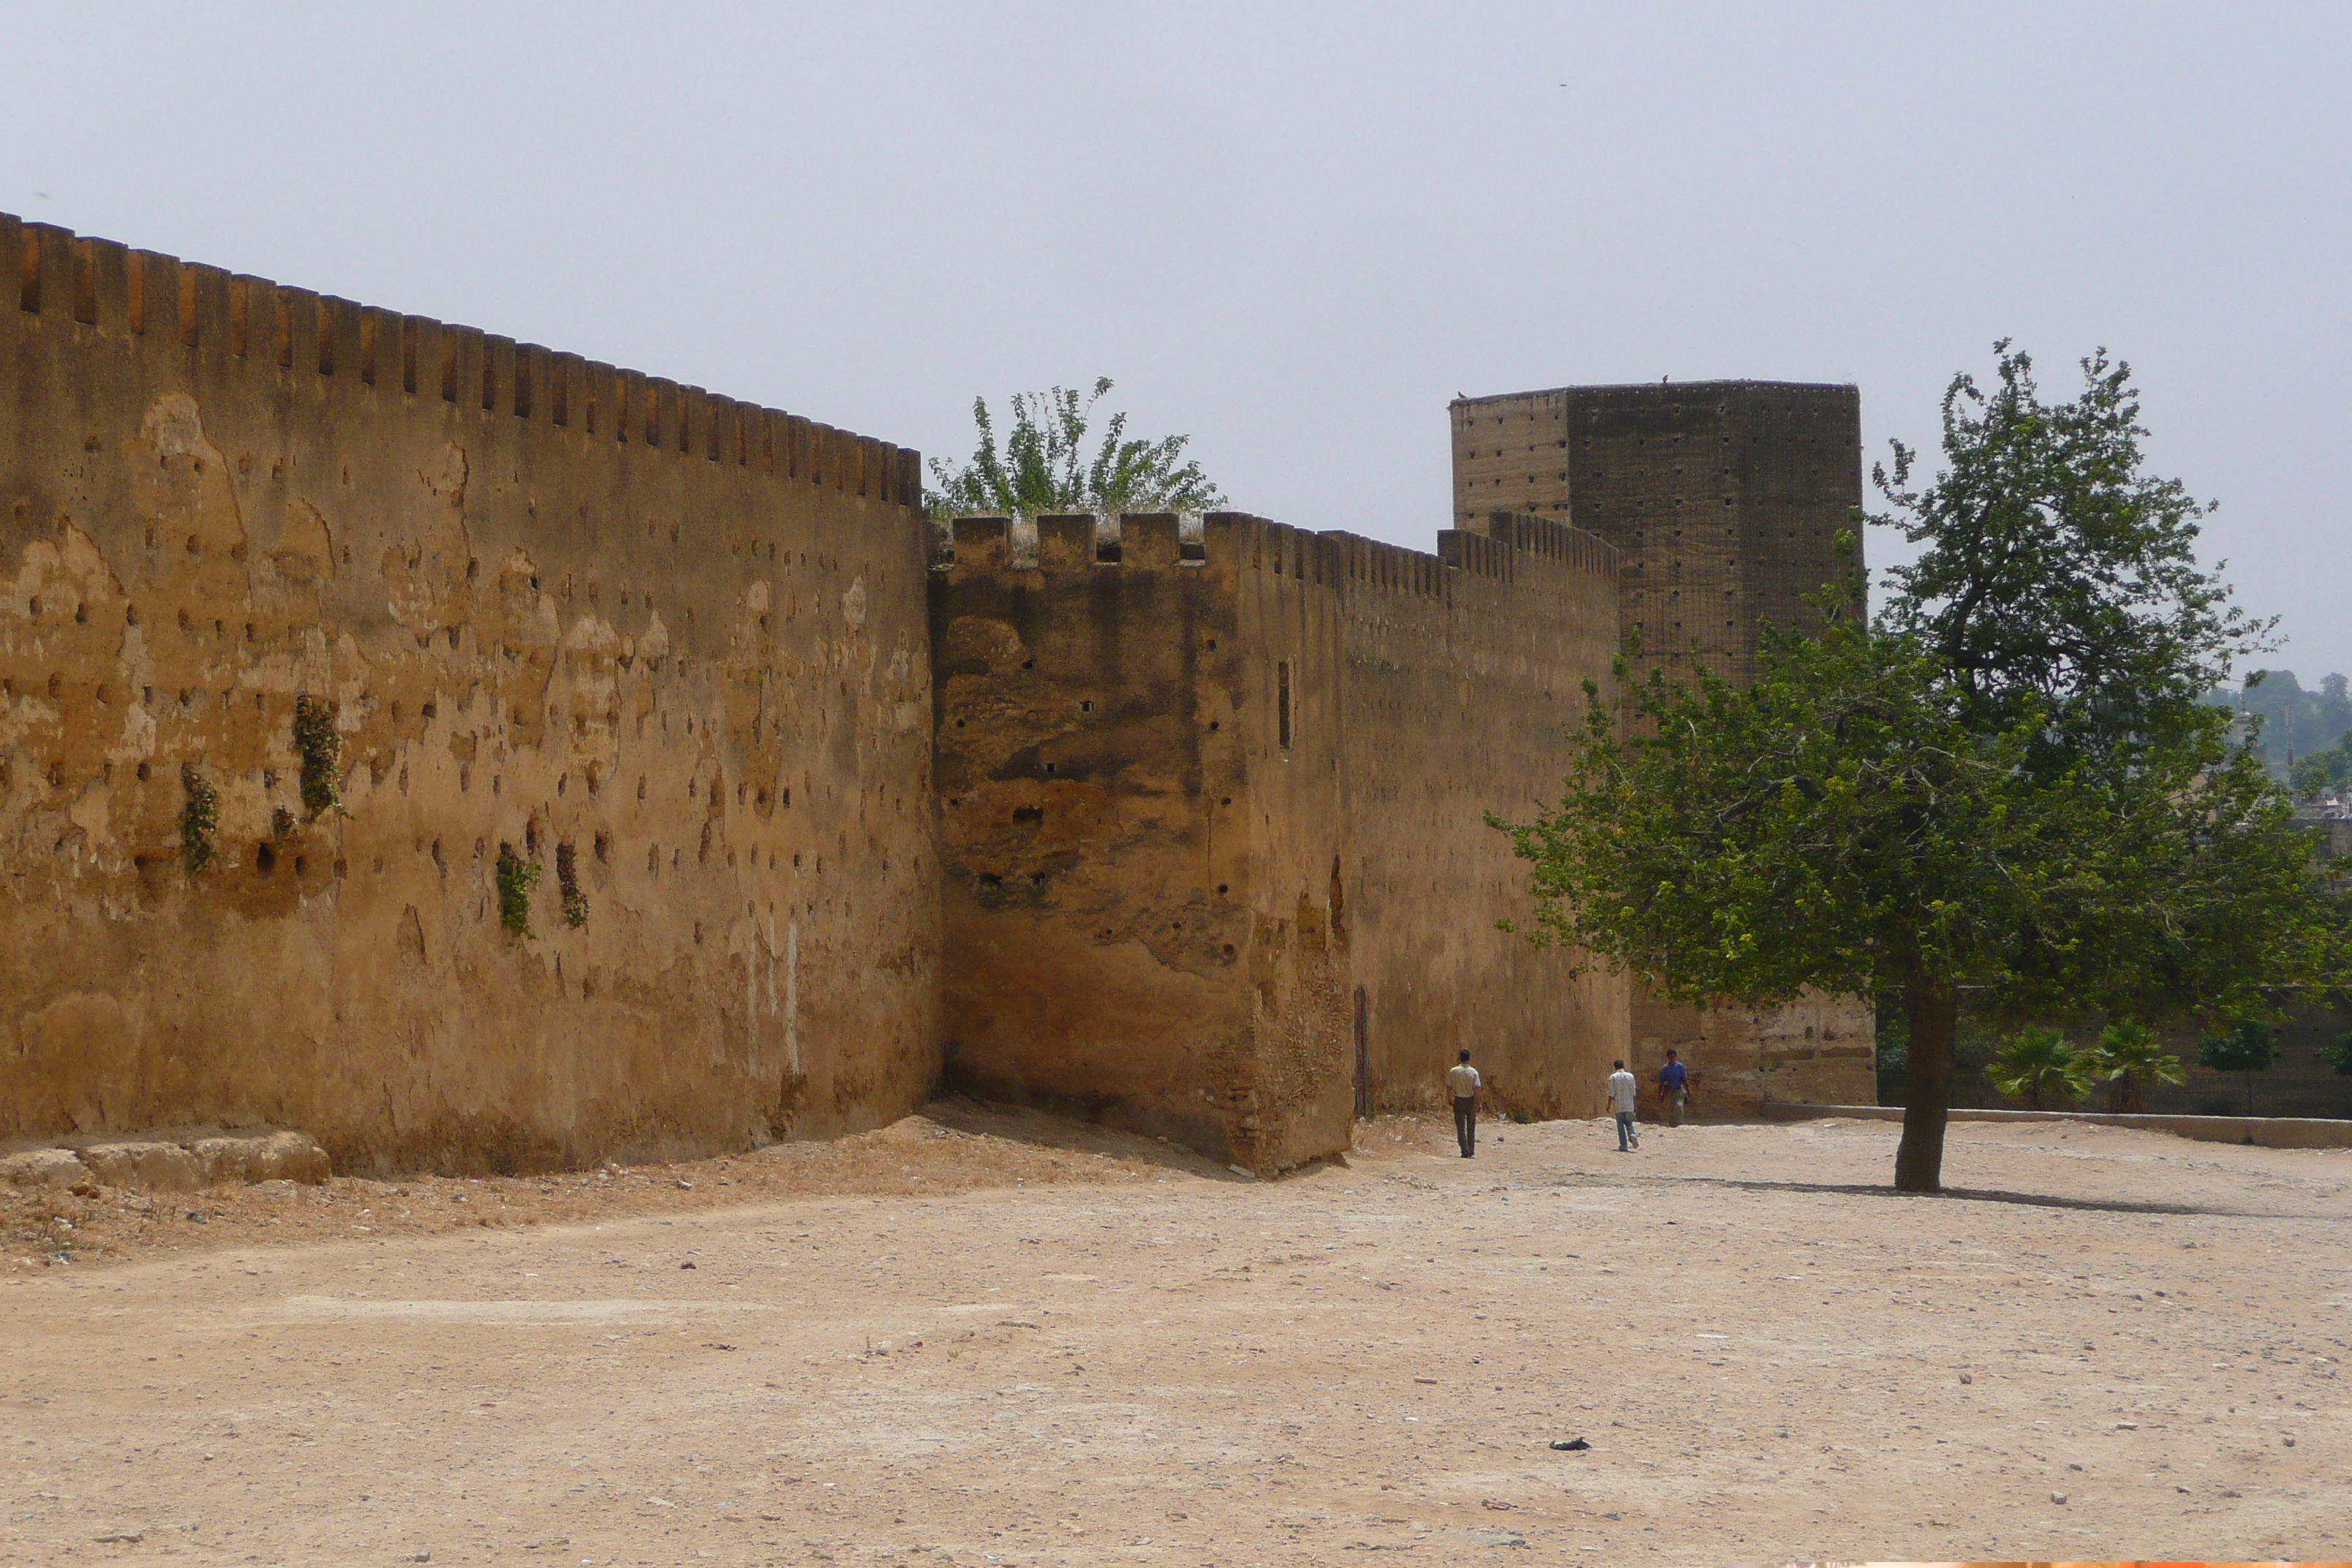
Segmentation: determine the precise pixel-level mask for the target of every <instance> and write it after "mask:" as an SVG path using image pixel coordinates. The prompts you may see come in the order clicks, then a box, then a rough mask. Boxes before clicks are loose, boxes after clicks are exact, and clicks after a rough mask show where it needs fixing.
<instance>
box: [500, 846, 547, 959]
mask: <svg viewBox="0 0 2352 1568" xmlns="http://www.w3.org/2000/svg"><path fill="white" fill-rule="evenodd" d="M498 880H499V924H500V925H502V926H504V927H506V928H507V930H509V931H512V932H514V934H515V935H517V936H522V937H527V936H530V935H531V934H532V932H531V929H530V890H531V889H533V888H536V887H538V886H539V864H538V862H537V861H533V860H526V859H524V858H522V857H521V856H520V855H518V854H516V853H515V852H514V846H513V845H511V844H501V845H499V865H498Z"/></svg>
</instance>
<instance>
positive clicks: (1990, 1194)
mask: <svg viewBox="0 0 2352 1568" xmlns="http://www.w3.org/2000/svg"><path fill="white" fill-rule="evenodd" d="M1572 1184H1575V1183H1574V1182H1572V1181H1570V1180H1569V1179H1563V1180H1561V1181H1560V1182H1559V1185H1561V1186H1569V1185H1572ZM1582 1184H1584V1185H1587V1186H1590V1185H1591V1180H1590V1179H1589V1178H1584V1179H1583V1180H1582ZM1615 1184H1622V1185H1626V1186H1660V1187H1680V1186H1704V1187H1727V1188H1732V1189H1735V1190H1737V1191H1739V1192H1750V1193H1827V1194H1837V1195H1839V1196H1842V1197H1858V1198H1906V1199H1918V1200H1921V1201H1924V1202H1928V1203H1935V1202H1938V1201H1943V1200H1951V1201H1956V1202H1962V1203H1980V1204H2021V1205H2025V1206H2027V1207H2029V1208H2045V1209H2083V1210H2087V1211H2090V1212H2092V1213H2095V1214H2143V1215H2206V1216H2210V1217H2213V1218H2219V1219H2292V1220H2333V1221H2335V1222H2336V1223H2338V1224H2341V1223H2344V1222H2345V1221H2347V1220H2352V1215H2331V1214H2307V1213H2299V1212H2296V1211H2293V1210H2285V1209H2244V1208H2221V1207H2217V1206H2214V1205H2204V1204H2158V1203H2137V1202H2134V1201H2132V1200H2130V1199H2126V1198H2069V1197H2061V1196H2059V1195H2057V1194H2053V1193H2015V1192H2009V1191H2005V1190H2003V1189H2001V1188H1999V1187H1946V1188H1945V1189H1944V1190H1943V1191H1941V1192H1939V1193H1900V1192H1896V1191H1895V1188H1894V1186H1893V1185H1892V1184H1882V1183H1875V1182H1782V1181H1765V1180H1761V1179H1755V1178H1748V1177H1739V1176H1628V1177H1622V1178H1620V1179H1619V1181H1618V1182H1617V1183H1615Z"/></svg>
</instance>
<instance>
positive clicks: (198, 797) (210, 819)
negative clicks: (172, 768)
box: [180, 763, 220, 877]
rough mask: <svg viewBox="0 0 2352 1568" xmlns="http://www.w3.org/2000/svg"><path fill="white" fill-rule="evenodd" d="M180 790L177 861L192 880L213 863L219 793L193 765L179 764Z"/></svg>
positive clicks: (218, 828)
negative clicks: (178, 854) (180, 803)
mask: <svg viewBox="0 0 2352 1568" xmlns="http://www.w3.org/2000/svg"><path fill="white" fill-rule="evenodd" d="M180 788H181V790H182V792H183V793H184V795H185V796H186V799H185V800H184V802H183V803H182V805H181V806H180V860H181V863H182V864H183V865H184V866H186V867H187V868H188V875H189V876H191V877H193V876H194V875H195V874H196V873H197V872H199V871H202V870H203V869H204V868H205V867H207V866H209V865H211V864H212V863H213V835H214V834H215V833H217V832H219V831H220V791H218V790H216V789H215V788H214V787H213V786H212V784H211V783H210V782H209V781H208V780H206V779H205V776H204V774H202V773H198V772H196V769H195V764H194V763H182V764H181V766H180Z"/></svg>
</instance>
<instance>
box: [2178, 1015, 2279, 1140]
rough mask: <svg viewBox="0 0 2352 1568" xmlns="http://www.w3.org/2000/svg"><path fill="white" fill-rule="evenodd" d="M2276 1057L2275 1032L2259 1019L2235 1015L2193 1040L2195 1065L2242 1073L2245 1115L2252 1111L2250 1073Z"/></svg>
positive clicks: (2252, 1096) (2260, 1070) (2212, 1069)
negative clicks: (2203, 1035) (2243, 1075)
mask: <svg viewBox="0 0 2352 1568" xmlns="http://www.w3.org/2000/svg"><path fill="white" fill-rule="evenodd" d="M2277 1060H2278V1035H2277V1033H2276V1032H2275V1031H2274V1030H2273V1029H2272V1028H2271V1026H2269V1025H2268V1024H2265V1023H2263V1021H2262V1020H2261V1019H2259V1018H2248V1017H2239V1018H2233V1019H2231V1020H2230V1021H2229V1022H2228V1023H2225V1024H2223V1025H2221V1026H2220V1027H2218V1028H2215V1029H2212V1030H2210V1031H2209V1032H2208V1033H2207V1034H2206V1036H2205V1037H2204V1038H2203V1039H2201V1040H2199V1041H2198V1042H2197V1065H2198V1066H2199V1067H2201V1068H2209V1069H2210V1070H2211V1071H2214V1072H2242V1073H2244V1074H2245V1075H2246V1114H2247V1115H2249V1116H2252V1114H2253V1113H2254V1075H2255V1074H2256V1073H2258V1072H2266V1071H2268V1070H2269V1068H2270V1066H2271V1064H2272V1063H2273V1062H2275V1061H2277Z"/></svg>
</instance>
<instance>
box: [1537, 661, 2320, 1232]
mask: <svg viewBox="0 0 2352 1568" xmlns="http://www.w3.org/2000/svg"><path fill="white" fill-rule="evenodd" d="M1590 702H1591V708H1590V711H1589V713H1588V716H1587V719H1586V721H1585V726H1584V729H1583V732H1582V734H1581V736H1580V742H1579V744H1578V747H1577V751H1576V755H1575V758H1574V761H1573V763H1572V771H1571V772H1570V775H1569V777H1568V780H1567V782H1566V785H1565V788H1564V793H1563V795H1562V796H1561V798H1560V801H1559V805H1557V806H1555V807H1552V808H1550V809H1548V810H1545V811H1542V812H1540V813H1538V816H1536V818H1535V819H1534V820H1533V821H1532V822H1528V823H1525V824H1517V825H1514V824H1507V823H1503V822H1500V821H1497V822H1496V826H1501V827H1503V828H1504V829H1505V831H1507V832H1508V833H1509V834H1510V835H1511V839H1512V847H1513V849H1514V850H1515V852H1516V853H1517V854H1518V855H1519V856H1520V857H1522V858H1525V859H1527V860H1528V861H1529V862H1530V864H1531V866H1532V878H1531V881H1532V891H1533V894H1534V900H1535V912H1534V919H1533V921H1532V924H1531V928H1530V933H1529V934H1530V935H1532V936H1533V937H1534V938H1535V939H1536V940H1537V941H1538V942H1559V943H1562V944H1565V945H1568V946H1570V947H1577V948H1582V949H1584V950H1586V951H1587V952H1591V953H1592V954H1594V955H1595V956H1596V957H1597V958H1598V959H1599V960H1600V961H1601V962H1605V963H1611V964H1612V965H1613V966H1621V967H1631V968H1633V969H1635V970H1637V971H1639V972H1641V973H1643V974H1645V975H1647V976H1650V977H1651V978H1652V984H1654V985H1656V986H1657V987H1658V988H1659V989H1660V990H1661V991H1662V992H1663V993H1664V994H1666V995H1667V996H1669V997H1671V998H1672V999H1674V1000H1676V1001H1681V1002H1685V1003H1689V1004H1692V1005H1706V1004H1708V1003H1711V1002H1716V1001H1720V1000H1721V999H1723V998H1726V997H1737V998H1739V999H1741V1000H1743V1001H1745V1002H1748V1003H1749V1004H1751V1005H1772V1004H1777V1003H1781V1002H1786V1001H1789V1000H1791V999H1793V998H1794V997H1795V996H1796V995H1797V994H1799V993H1800V992H1801V991H1803V990H1805V989H1807V988H1809V987H1818V988H1820V989H1822V990H1827V991H1832V992H1837V993H1843V994H1869V993H1871V992H1874V991H1877V990H1881V989H1900V990H1901V992H1902V993H1903V994H1904V1005H1905V1007H1906V1012H1907V1013H1908V1015H1909V1025H1910V1049H1911V1060H1910V1093H1909V1109H1908V1112H1907V1114H1906V1117H1905V1121H1904V1138H1903V1144H1902V1147H1901V1150H1900V1151H1899V1152H1898V1153H1897V1155H1896V1160H1895V1184H1896V1186H1898V1187H1899V1188H1901V1189H1903V1190H1905V1191H1908V1192H1932V1191H1935V1190H1937V1187H1938V1185H1939V1184H1940V1181H1941V1175H1940V1173H1941V1169H1942V1157H1943V1131H1944V1123H1945V1120H1946V1112H1947V1111H1948V1109H1949V1106H1950V1096H1951V1068H1952V1047H1953V1040H1954V1035H1955V1031H1956V1028H1957V1024H1958V1010H1959V1009H1958V997H1959V992H1960V989H1961V988H1962V987H1964V986H1969V987H1979V988H1981V989H1980V992H1979V995H1980V998H1981V1002H1980V1005H1983V1006H1985V1007H1986V1008H1987V1009H1988V1010H1989V1011H1990V1012H1993V1013H1995V1014H1999V1015H2003V1016H2017V1015H2019V1014H2030V1013H2033V1012H2042V1013H2045V1014H2046V1013H2049V1012H2054V1011H2069V1010H2074V1009H2077V1008H2087V1007H2095V1008H2098V1009H2101V1010H2103V1011H2107V1012H2133V1013H2139V1014H2143V1015H2162V1014H2166V1013H2178V1012H2188V1011H2192V1010H2193V1011H2200V1012H2209V1013H2210V1012H2219V1011H2226V1010H2229V1009H2231V1008H2244V1007H2250V1006H2253V1005H2259V993H2260V988H2261V987H2262V985H2263V984H2266V983H2269V982H2273V981H2277V980H2283V979H2301V978H2303V977H2305V976H2306V975H2311V974H2316V973H2321V972H2323V971H2326V970H2327V969H2328V968H2329V966H2330V964H2331V963H2332V952H2333V947H2332V944H2333V941H2334V935H2333V929H2332V926H2331V924H2330V921H2329V919H2328V913H2329V911H2328V910H2327V909H2326V905H2325V903H2324V902H2323V900H2322V895H2321V891H2320V889H2318V888H2317V887H2316V886H2315V884H2314V883H2313V882H2312V880H2311V877H2310V872H2309V869H2308V866H2307V860H2306V856H2305V845H2304V843H2303V841H2302V838H2301V837H2300V836H2299V835H2297V834H2295V833H2294V832H2293V831H2291V830H2290V829H2289V828H2288V826H2287V816H2288V814H2289V807H2288V805H2287V803H2286V801H2285V800H2284V797H2283V796H2282V795H2280V794H2279V793H2278V791H2277V790H2276V788H2275V787H2274V786H2273V784H2271V782H2270V779H2269V777H2268V775H2267V774H2266V773H2264V772H2263V768H2262V765H2261V763H2259V762H2258V761H2257V760H2255V759H2254V758H2253V757H2252V756H2251V755H2249V754H2246V753H2243V752H2236V753H2232V752H2231V751H2230V749H2229V747H2228V745H2227V744H2226V723H2227V721H2226V716H2223V715H2221V714H2219V713H2216V714H2215V719H2216V721H2215V722H2212V723H2209V724H2206V725H2204V726H2202V727H2198V726H2194V725H2185V724H2184V725H2176V726H2171V727H2168V731H2166V732H2165V733H2164V734H2163V735H2161V736H2159V737H2158V738H2157V739H2156V740H2154V741H2152V742H2147V743H2146V744H2143V745H2141V746H2139V747H2138V748H2137V752H2138V762H2137V766H2136V767H2134V768H2133V769H2131V770H2128V771H2124V770H2115V771H2106V772H2103V771H2099V770H2095V769H2092V768H2089V767H2086V766H2081V765H2075V766H2069V767H2066V768H2064V769H2063V770H2051V769H2047V768H2042V767H2037V766H2035V765H2033V763H2034V754H2035V752H2037V750H2038V749H2040V748H2041V747H2042V746H2043V744H2044V742H2045V741H2046V737H2047V734H2048V726H2047V725H2046V724H2045V722H2044V721H2042V717H2041V715H2040V714H2039V713H2038V712H2035V711H2032V710H2028V711H2027V712H2026V714H2025V715H2024V716H2023V717H2021V719H2020V721H2018V722H2016V723H2015V724H2013V725H2011V726H2010V727H2007V728H2004V729H2000V730H1996V731H1990V732H1987V731H1984V730H1983V729H1981V728H1979V726H1978V725H1977V723H1976V722H1975V721H1973V719H1972V718H1971V717H1970V716H1969V713H1968V711H1967V710H1968V709H1969V703H1968V702H1967V700H1965V698H1964V697H1962V696H1961V695H1960V694H1958V693H1957V692H1955V691H1954V690H1953V689H1952V688H1951V687H1950V686H1949V685H1948V683H1946V682H1945V681H1944V680H1943V679H1942V665H1941V663H1940V661H1939V660H1938V659H1937V658H1936V657H1935V656H1934V655H1933V654H1931V653H1929V652H1927V650H1926V649H1924V648H1923V647H1921V646H1920V644H1919V642H1918V639H1917V638H1916V637H1914V636H1911V635H1909V634H1901V633H1891V632H1887V631H1884V630H1880V629H1875V628H1871V627H1867V626H1861V625H1859V624H1857V623H1856V622H1855V621H1854V620H1853V618H1852V617H1851V616H1840V617H1837V618H1833V619H1832V620H1831V622H1830V623H1829V625H1828V626H1827V627H1826V628H1825V629H1824V631H1823V632H1822V636H1821V637H1819V638H1817V639H1808V638H1805V637H1801V636H1798V635H1795V634H1791V633H1784V632H1780V631H1778V630H1776V629H1770V628H1768V629H1767V630H1766V631H1765V633H1764V634H1763V636H1762V637H1761V647H1760V649H1759V655H1758V659H1757V674H1756V679H1755V680H1754V682H1753V684H1752V685H1751V686H1750V687H1749V688H1748V689H1745V690H1741V689H1737V688H1734V687H1733V686H1731V685H1730V684H1729V683H1728V682H1727V681H1725V680H1723V679H1720V678H1719V677H1717V676H1714V675H1713V674H1711V673H1709V672H1707V671H1705V670H1704V669H1701V670H1700V671H1698V672H1697V685H1696V687H1695V688H1686V687H1680V686H1669V685H1668V684H1666V682H1665V679H1664V674H1663V672H1660V673H1659V674H1657V675H1655V676H1654V677H1653V679H1652V680H1651V681H1650V683H1649V684H1648V685H1647V686H1646V687H1645V688H1643V689H1641V690H1640V691H1639V692H1638V693H1637V697H1636V710H1637V723H1636V725H1635V726H1634V728H1633V732H1632V733H1630V734H1627V733H1622V732H1621V731H1620V729H1619V727H1618V725H1617V723H1616V721H1615V712H1614V710H1613V708H1612V707H1610V706H1609V705H1606V704H1604V703H1603V702H1602V701H1601V698H1600V694H1599V692H1598V691H1597V689H1594V690H1592V691H1591V693H1590Z"/></svg>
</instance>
